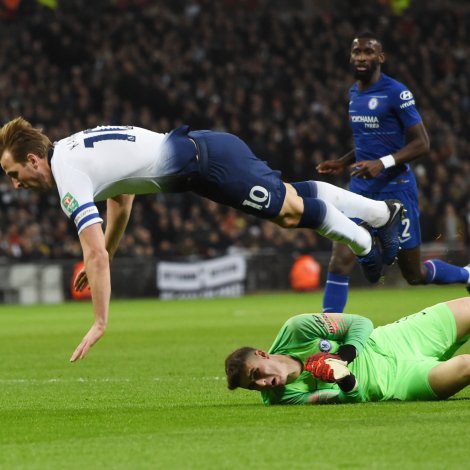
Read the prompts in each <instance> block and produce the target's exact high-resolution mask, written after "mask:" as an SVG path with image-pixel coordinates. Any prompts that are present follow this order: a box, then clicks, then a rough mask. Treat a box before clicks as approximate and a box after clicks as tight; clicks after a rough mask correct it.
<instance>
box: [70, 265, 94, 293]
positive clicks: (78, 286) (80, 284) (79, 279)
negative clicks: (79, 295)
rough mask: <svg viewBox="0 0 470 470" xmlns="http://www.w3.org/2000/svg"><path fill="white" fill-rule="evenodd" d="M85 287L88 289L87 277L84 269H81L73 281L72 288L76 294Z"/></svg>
mask: <svg viewBox="0 0 470 470" xmlns="http://www.w3.org/2000/svg"><path fill="white" fill-rule="evenodd" d="M86 287H88V289H89V288H90V287H89V285H88V277H87V275H86V271H85V267H83V268H82V269H80V271H79V272H78V274H77V275H76V276H75V279H74V281H73V288H74V289H75V290H76V291H77V292H81V291H82V290H83V289H85V288H86Z"/></svg>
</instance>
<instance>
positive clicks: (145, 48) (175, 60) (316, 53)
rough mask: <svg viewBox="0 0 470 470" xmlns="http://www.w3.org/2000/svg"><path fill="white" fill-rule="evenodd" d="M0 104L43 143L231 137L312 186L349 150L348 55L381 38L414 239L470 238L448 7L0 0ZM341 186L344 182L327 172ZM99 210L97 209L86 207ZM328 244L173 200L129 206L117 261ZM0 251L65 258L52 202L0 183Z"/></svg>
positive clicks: (464, 47)
mask: <svg viewBox="0 0 470 470" xmlns="http://www.w3.org/2000/svg"><path fill="white" fill-rule="evenodd" d="M0 5H1V6H0V40H1V44H2V55H1V56H0V70H1V73H0V109H1V120H2V122H6V121H8V120H10V119H12V118H14V117H16V116H18V115H22V116H23V117H25V118H26V119H28V120H29V121H30V122H31V123H32V124H33V125H35V126H38V127H42V128H44V129H45V131H46V133H47V134H48V135H49V136H50V137H51V139H52V140H58V139H60V138H62V137H65V136H67V135H69V134H72V133H74V132H76V131H78V130H81V129H85V128H90V127H94V126H96V125H101V124H121V125H136V126H143V127H147V128H150V129H152V130H155V131H158V132H167V131H169V130H171V129H172V128H174V127H176V126H178V125H180V124H182V123H187V124H190V125H191V127H192V128H193V129H201V128H210V129H218V130H224V131H229V132H233V133H235V134H238V135H239V136H241V137H242V138H243V139H245V140H246V141H247V142H248V143H249V144H250V146H251V147H252V149H253V150H254V152H255V154H257V155H258V156H259V157H260V158H262V159H265V160H267V161H268V162H269V163H270V165H271V167H273V168H276V169H280V170H282V172H283V175H284V179H285V180H288V181H298V180H306V179H319V175H318V174H316V172H315V170H314V168H315V166H316V164H317V163H318V162H320V161H322V160H323V159H327V158H331V157H335V156H338V157H339V156H341V155H342V154H344V153H345V152H346V151H348V150H349V149H350V148H352V138H351V131H350V129H349V125H348V114H347V106H348V103H347V91H348V88H349V87H350V85H351V84H352V82H353V77H352V74H351V73H349V69H348V64H349V49H350V43H351V40H352V38H353V36H354V34H355V33H356V32H360V31H362V30H365V29H367V30H372V31H374V32H376V34H378V35H379V36H380V37H382V38H383V43H384V45H385V50H386V52H387V62H386V64H385V67H384V71H385V73H389V74H390V75H391V76H393V77H394V78H396V79H398V80H403V81H404V82H405V83H407V84H408V85H409V86H410V88H411V89H412V91H413V93H414V95H415V98H416V101H417V105H418V109H419V110H420V112H421V114H422V117H423V119H424V121H425V125H426V127H427V129H428V131H429V134H430V136H431V148H432V150H431V153H430V155H429V156H428V157H424V158H422V159H420V160H419V161H418V162H416V167H415V170H416V175H417V178H418V182H419V186H420V193H421V194H420V197H421V202H420V204H421V210H422V226H423V241H424V242H431V241H436V240H438V241H440V242H442V243H446V244H448V245H449V247H454V248H455V247H462V246H465V244H468V240H469V239H470V205H469V204H470V203H469V202H468V201H469V200H470V176H469V175H470V158H469V155H470V142H469V140H468V136H469V135H470V120H469V119H468V115H469V113H470V91H469V88H470V86H469V81H468V77H469V76H470V61H469V55H470V46H469V42H468V35H467V34H468V33H467V32H468V31H469V30H470V7H469V6H468V5H467V4H466V2H463V1H450V0H449V1H445V2H444V1H435V2H425V1H418V0H414V1H413V0H410V1H405V2H403V1H401V2H396V1H386V0H381V1H376V2H373V1H371V2H360V1H352V0H330V1H329V2H320V1H313V0H305V1H301V0H297V1H293V0H285V1H282V0H277V1H274V0H250V1H248V0H244V1H243V0H224V1H217V2H214V1H210V0H171V1H151V0H114V1H112V0H94V1H93V2H87V1H85V0H66V1H65V0H62V1H61V0H43V1H33V0H29V1H27V0H22V1H18V0H17V1H11V0H10V1H7V0H0ZM329 181H330V182H333V183H335V184H338V185H341V186H343V187H346V186H347V183H348V181H347V175H344V176H343V177H341V178H336V179H330V180H329ZM101 208H102V209H104V206H101ZM266 247H270V248H272V249H275V250H278V251H286V252H292V253H305V252H314V251H317V250H328V249H329V247H330V245H329V242H328V241H327V240H325V239H323V238H321V237H317V236H316V234H315V233H313V232H311V231H286V230H281V229H278V227H276V226H274V225H272V224H270V223H268V222H263V221H260V220H257V219H254V218H251V217H248V216H246V215H243V214H241V213H239V212H236V211H234V210H232V209H230V208H226V207H221V206H218V205H216V204H214V203H212V202H211V201H207V200H202V199H200V198H198V197H196V196H193V195H188V194H182V195H180V194H175V195H171V194H170V195H169V194H165V195H156V196H155V195H153V196H145V197H142V196H140V197H138V198H137V200H136V203H135V205H134V210H133V214H132V219H131V222H130V224H129V226H128V229H127V232H126V235H125V236H124V238H123V241H122V246H121V249H120V251H119V252H118V254H117V256H131V257H146V258H148V257H158V258H161V259H174V258H180V257H188V256H193V257H194V256H196V257H214V256H218V255H222V254H224V253H227V252H230V251H237V250H241V251H245V250H248V251H251V252H257V251H259V250H262V249H264V248H266ZM0 256H1V257H4V258H12V259H16V260H38V259H50V258H80V257H81V251H80V246H79V243H78V240H77V237H76V231H75V228H74V226H73V224H72V223H70V222H69V221H68V220H67V219H66V218H65V215H63V214H62V212H61V210H60V207H59V201H58V197H57V196H56V195H55V194H48V195H44V196H38V195H37V194H33V193H30V192H28V191H12V189H11V187H10V185H9V183H8V181H7V179H6V178H5V176H4V175H2V176H1V177H0Z"/></svg>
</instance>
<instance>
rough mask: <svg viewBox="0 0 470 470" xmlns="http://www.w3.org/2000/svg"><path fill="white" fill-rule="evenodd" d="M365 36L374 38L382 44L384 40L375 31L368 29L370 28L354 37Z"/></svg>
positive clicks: (361, 37)
mask: <svg viewBox="0 0 470 470" xmlns="http://www.w3.org/2000/svg"><path fill="white" fill-rule="evenodd" d="M364 38H367V39H374V40H375V41H377V42H378V43H379V44H380V45H382V40H381V39H380V38H379V37H378V36H377V34H375V33H373V32H372V31H368V30H365V31H361V32H360V33H359V34H356V36H354V39H364Z"/></svg>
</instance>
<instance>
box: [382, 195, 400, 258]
mask: <svg viewBox="0 0 470 470" xmlns="http://www.w3.org/2000/svg"><path fill="white" fill-rule="evenodd" d="M384 202H385V204H387V206H388V209H389V211H390V217H389V219H388V221H387V223H386V224H385V225H384V226H383V227H380V228H377V229H376V233H377V237H378V238H379V240H380V243H381V244H382V260H383V263H384V264H386V265H387V266H390V265H391V264H393V262H394V261H395V258H396V257H397V253H398V250H399V249H400V238H399V235H400V225H401V219H402V218H403V212H404V208H403V204H402V203H401V202H400V201H398V200H397V199H388V200H386V201H384Z"/></svg>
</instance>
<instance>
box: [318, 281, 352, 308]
mask: <svg viewBox="0 0 470 470" xmlns="http://www.w3.org/2000/svg"><path fill="white" fill-rule="evenodd" d="M348 289H349V276H344V275H342V274H334V273H330V272H329V273H328V276H327V278H326V284H325V292H324V293H323V312H325V313H328V312H336V313H341V312H343V311H344V307H345V306H346V302H347V301H348Z"/></svg>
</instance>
